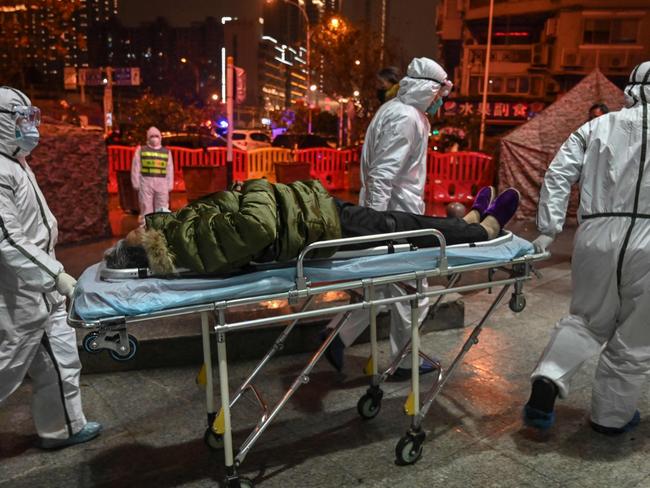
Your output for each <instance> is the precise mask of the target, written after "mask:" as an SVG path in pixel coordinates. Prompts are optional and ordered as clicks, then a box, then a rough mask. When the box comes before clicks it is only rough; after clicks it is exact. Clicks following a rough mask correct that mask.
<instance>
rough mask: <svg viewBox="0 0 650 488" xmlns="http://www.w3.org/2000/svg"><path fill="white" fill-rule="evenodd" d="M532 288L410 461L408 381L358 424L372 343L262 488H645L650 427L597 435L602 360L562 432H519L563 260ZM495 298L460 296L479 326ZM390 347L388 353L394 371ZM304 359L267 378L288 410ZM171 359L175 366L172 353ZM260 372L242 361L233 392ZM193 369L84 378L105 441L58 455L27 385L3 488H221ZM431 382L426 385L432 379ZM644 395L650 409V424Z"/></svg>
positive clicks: (327, 376)
mask: <svg viewBox="0 0 650 488" xmlns="http://www.w3.org/2000/svg"><path fill="white" fill-rule="evenodd" d="M543 274H544V276H543V278H542V279H540V280H533V281H532V282H530V283H528V284H527V285H526V287H525V291H526V296H527V301H528V305H527V308H526V309H525V311H524V312H522V313H520V314H515V313H513V312H511V311H510V310H509V309H508V307H507V306H505V305H504V306H501V307H500V308H499V309H498V311H497V312H496V314H495V315H494V316H493V318H492V319H491V320H490V321H489V323H488V325H487V327H486V328H485V329H484V331H483V333H482V334H481V336H480V342H479V343H478V344H477V345H476V346H475V347H474V348H473V349H472V350H470V352H469V353H468V355H467V356H466V360H465V362H464V364H463V365H462V367H461V368H460V369H459V370H458V371H457V374H456V375H455V376H454V377H453V378H452V379H451V380H450V381H449V383H448V384H447V386H446V387H445V390H443V394H442V395H441V396H440V397H439V399H438V401H437V402H436V404H435V405H434V407H433V408H432V409H431V411H430V412H429V415H428V416H427V418H426V419H425V421H424V424H423V425H424V428H425V429H426V432H427V440H426V441H425V444H424V453H423V457H422V459H421V460H420V461H419V462H418V463H417V464H415V465H413V466H407V467H400V466H396V465H395V463H394V448H395V444H396V442H397V440H398V439H399V438H400V437H401V436H402V435H403V434H404V432H405V431H406V429H407V427H408V424H409V421H408V418H407V417H406V416H404V414H403V413H402V405H403V401H404V398H405V396H406V393H407V388H408V385H407V384H403V383H392V382H391V383H388V384H387V385H386V395H385V397H384V401H383V404H382V409H381V412H380V413H379V415H378V416H377V417H376V418H375V419H374V420H369V421H368V420H366V421H364V420H361V419H360V418H359V416H358V414H357V411H356V402H357V400H358V399H359V397H360V396H361V395H362V394H363V393H364V392H365V389H366V380H365V379H364V378H362V376H361V368H362V367H363V364H364V362H365V358H366V357H367V355H368V352H369V350H368V349H369V348H368V345H366V344H363V345H357V346H354V347H352V348H350V349H349V351H348V355H347V357H346V365H345V369H344V372H343V374H338V373H336V372H334V371H333V370H332V369H331V368H330V367H329V366H328V365H327V364H326V363H325V362H324V361H323V362H322V363H319V364H318V365H317V366H316V368H315V369H314V371H313V373H312V375H311V378H310V381H309V383H307V384H306V385H304V386H303V387H302V388H301V389H300V390H298V392H297V393H296V395H295V396H294V397H293V398H292V399H291V400H290V401H289V403H288V404H287V407H286V408H285V410H283V411H282V412H281V414H280V415H279V416H278V418H277V420H276V421H275V422H274V423H273V424H271V427H270V428H269V430H268V431H267V432H265V433H264V434H263V435H262V437H261V438H260V441H259V443H258V444H257V445H256V446H255V447H254V448H253V450H252V451H251V452H250V454H249V455H248V457H247V459H246V460H245V462H244V464H243V465H242V467H241V472H242V474H243V475H245V476H248V477H250V478H252V479H254V481H255V483H256V486H260V487H264V488H271V487H282V488H285V487H293V486H295V487H322V488H327V487H332V488H334V487H336V488H339V487H353V486H368V487H371V486H372V487H386V488H388V487H390V488H395V487H435V486H444V487H463V488H464V487H488V486H489V487H513V488H514V487H517V488H518V487H523V486H527V487H540V488H542V487H544V488H546V487H558V488H559V487H563V488H564V487H570V488H580V487H610V486H617V487H630V488H632V487H638V488H641V487H648V486H650V465H648V463H647V462H646V461H647V458H648V455H650V445H649V443H648V441H647V439H648V435H649V434H650V423H647V422H644V421H642V422H641V425H640V426H639V427H638V428H637V430H635V431H634V432H632V433H630V434H625V435H623V436H622V437H619V438H609V437H604V436H601V435H599V434H597V433H595V432H593V431H592V430H591V429H590V428H589V427H588V425H587V424H586V420H585V419H586V414H587V412H588V409H589V402H590V383H591V378H592V376H593V370H594V367H595V361H589V362H588V364H587V365H586V367H585V368H584V369H583V371H582V372H581V373H580V374H578V375H577V377H576V378H575V382H574V390H573V392H572V394H571V396H570V398H569V399H567V400H561V401H559V402H558V405H557V414H558V420H557V425H556V427H555V428H554V429H553V430H552V431H551V432H550V433H548V434H546V435H539V434H537V433H535V432H531V431H530V430H528V429H524V428H522V424H521V418H520V416H521V408H522V405H523V404H524V403H525V402H526V400H527V396H528V389H529V380H528V375H529V374H530V371H532V369H533V367H534V365H535V362H536V360H537V358H538V356H539V354H540V353H541V351H542V349H543V347H544V346H545V344H546V341H547V338H548V335H549V333H550V330H551V328H552V326H553V324H554V323H555V321H556V320H557V319H558V318H559V317H560V316H561V315H563V314H564V313H565V312H566V311H567V309H568V304H569V297H570V286H571V283H570V271H569V263H568V262H567V261H566V260H563V261H562V262H559V263H555V264H553V265H551V266H547V267H545V268H544V269H543ZM492 298H493V296H491V295H488V293H487V292H481V293H477V294H474V295H472V296H468V297H465V302H466V318H467V321H468V323H470V325H471V324H472V323H475V322H476V320H478V318H479V317H480V315H481V314H482V312H483V311H484V310H485V307H486V306H487V304H488V303H489V302H490V301H491V299H492ZM469 331H470V329H469V328H465V329H455V330H454V329H452V330H446V331H442V332H432V333H429V334H426V335H425V336H423V338H422V343H423V348H424V349H426V350H428V351H430V352H431V353H432V354H435V355H437V356H439V357H440V358H441V359H442V360H443V364H448V362H449V360H450V359H451V358H452V356H453V355H454V354H455V352H456V350H457V348H458V347H459V346H460V344H461V343H462V341H463V340H464V338H465V337H466V336H467V335H468V333H469ZM388 349H389V348H388V343H387V342H386V341H383V342H381V343H380V352H381V354H382V357H383V359H384V360H385V359H386V357H387V354H388ZM306 357H307V356H306V355H304V354H300V355H289V356H282V357H279V358H277V359H276V360H274V361H273V362H272V363H271V368H270V370H269V371H267V372H266V373H265V374H264V375H263V377H264V381H263V383H262V384H263V391H264V392H265V395H266V396H267V400H268V401H270V402H271V401H275V400H278V399H279V398H280V396H281V394H282V392H283V391H284V389H285V388H286V387H287V386H288V385H289V384H290V383H291V381H293V379H294V375H296V374H297V373H298V372H299V370H300V368H301V366H302V365H303V363H304V361H305V359H306ZM170 360H173V358H170ZM253 365H254V363H252V362H250V361H245V362H239V363H235V364H233V365H232V367H231V369H230V371H231V375H232V376H231V388H232V387H235V386H236V385H238V384H239V381H241V379H242V378H244V377H245V376H246V375H247V373H248V371H249V370H250V369H251V368H252V367H253ZM197 369H198V364H197V365H196V366H195V367H182V368H161V369H150V370H142V371H130V372H124V373H110V374H91V375H84V376H82V389H83V399H84V406H85V410H86V413H87V415H88V417H89V418H90V419H93V420H100V421H101V422H103V424H104V427H105V431H104V432H103V434H102V435H101V436H100V437H99V438H98V439H97V440H95V441H93V442H91V443H88V444H86V445H82V446H75V447H71V448H68V449H65V450H62V451H57V452H42V451H39V450H37V449H35V448H34V447H32V446H33V444H34V442H35V440H36V439H35V436H34V429H33V426H32V423H31V419H30V415H29V407H28V405H29V398H30V395H29V393H30V391H29V390H30V387H29V385H28V384H26V385H23V386H22V387H21V388H20V389H19V390H18V392H17V393H16V394H14V395H13V396H12V397H11V398H10V399H9V401H8V403H7V404H6V405H4V406H3V407H2V409H0V486H2V487H4V486H7V487H11V488H22V487H30V488H31V487H34V486H39V487H40V486H47V487H55V486H66V487H97V486H100V487H101V486H106V487H109V486H110V487H111V488H113V487H116V486H155V487H156V488H166V487H172V486H174V487H175V486H184V487H203V486H206V487H207V486H216V484H217V482H219V481H220V480H222V478H223V475H224V473H223V468H222V466H223V457H222V453H221V452H216V453H212V452H210V451H208V450H207V448H206V447H205V446H204V444H203V440H202V435H203V431H204V428H205V412H204V392H203V390H201V389H200V388H199V387H198V386H197V385H196V384H195V382H194V377H195V373H196V371H197ZM428 381H430V380H429V379H428V378H426V377H424V378H423V384H427V382H428ZM647 404H648V394H647V392H646V393H645V395H644V397H643V399H642V402H641V404H640V405H641V408H640V410H641V414H642V418H644V416H645V415H646V414H647V412H646V411H645V406H647ZM256 412H257V407H256V406H255V405H254V404H253V403H252V402H250V401H248V400H246V399H244V400H242V402H241V403H240V404H239V405H238V408H236V409H235V410H234V412H233V423H234V431H235V443H236V444H239V443H241V442H242V440H243V439H244V438H245V436H246V435H247V434H248V432H249V430H250V429H251V428H252V427H253V426H254V423H255V421H256V417H255V415H256Z"/></svg>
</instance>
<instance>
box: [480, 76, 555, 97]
mask: <svg viewBox="0 0 650 488" xmlns="http://www.w3.org/2000/svg"><path fill="white" fill-rule="evenodd" d="M542 85H543V79H542V77H541V76H507V77H502V76H491V77H490V83H489V88H488V93H490V94H504V95H533V96H537V95H540V94H541V92H542ZM469 94H470V95H477V94H478V95H482V94H483V77H482V76H472V77H471V78H470V80H469Z"/></svg>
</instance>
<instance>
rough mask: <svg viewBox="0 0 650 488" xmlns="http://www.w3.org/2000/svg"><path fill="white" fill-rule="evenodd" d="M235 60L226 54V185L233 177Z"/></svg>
mask: <svg viewBox="0 0 650 488" xmlns="http://www.w3.org/2000/svg"><path fill="white" fill-rule="evenodd" d="M234 65H235V60H234V59H233V57H232V56H228V58H227V60H226V94H227V95H226V96H227V98H226V118H227V120H228V133H227V134H226V141H227V151H226V180H227V182H228V187H229V188H230V185H231V184H232V182H233V178H234V171H233V170H234V168H233V152H232V131H233V130H235V127H234V123H233V109H234V106H233V96H234V90H233V86H232V84H233V80H234V76H233V72H234V70H235V67H234Z"/></svg>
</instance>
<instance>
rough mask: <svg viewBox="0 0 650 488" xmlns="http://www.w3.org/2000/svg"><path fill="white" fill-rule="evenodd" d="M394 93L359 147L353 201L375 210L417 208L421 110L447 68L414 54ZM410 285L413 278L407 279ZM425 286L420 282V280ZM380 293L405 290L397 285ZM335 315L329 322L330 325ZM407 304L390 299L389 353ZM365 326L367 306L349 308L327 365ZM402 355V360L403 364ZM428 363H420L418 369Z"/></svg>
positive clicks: (405, 321) (405, 325)
mask: <svg viewBox="0 0 650 488" xmlns="http://www.w3.org/2000/svg"><path fill="white" fill-rule="evenodd" d="M399 84H400V87H399V91H398V93H397V96H396V97H395V98H393V99H391V100H390V101H388V102H386V103H384V104H383V105H382V106H381V107H380V108H379V110H378V111H377V113H376V114H375V116H374V117H373V119H372V121H371V122H370V125H369V126H368V130H367V131H366V138H365V141H364V144H363V151H362V153H361V192H360V194H359V205H361V206H363V207H370V208H373V209H375V210H399V211H402V212H411V213H416V214H423V213H424V209H425V205H424V184H425V181H426V176H427V142H428V140H429V134H430V132H431V126H430V124H429V120H428V119H427V116H426V113H425V112H428V113H430V114H432V115H433V114H435V113H436V111H437V110H438V109H439V108H440V107H441V106H442V103H443V99H444V97H446V96H447V95H449V92H450V91H451V88H452V83H451V82H450V81H449V80H448V79H447V73H446V72H445V70H444V69H442V67H441V66H440V65H439V64H438V63H436V62H435V61H433V60H431V59H428V58H415V59H413V60H412V61H411V63H410V64H409V66H408V69H407V71H406V76H405V77H404V78H402V80H401V81H400V83H399ZM411 285H415V283H411ZM425 287H426V282H425ZM386 294H389V295H391V296H398V295H405V294H406V292H405V291H404V290H403V289H402V288H400V287H398V286H397V285H389V287H388V289H387V290H386ZM428 303H429V301H428V299H426V298H425V299H422V300H420V302H419V320H420V322H421V321H422V320H424V318H425V316H426V312H427V309H428ZM340 318H341V316H340V315H339V316H336V317H334V319H333V320H332V321H331V322H330V324H329V327H334V326H335V325H336V324H337V323H338V321H339V320H340ZM410 322H411V306H410V304H409V302H408V301H404V302H400V303H396V304H393V305H391V328H390V348H391V355H392V356H393V357H394V356H396V355H397V353H398V352H399V351H400V349H401V348H402V346H403V345H404V344H405V343H406V342H408V341H409V340H410V338H411V324H410ZM367 326H368V312H367V311H366V310H358V311H354V312H353V313H352V314H351V315H350V317H349V318H348V320H347V321H346V323H345V325H343V327H342V329H341V332H340V334H339V335H338V336H337V337H336V338H335V339H334V340H333V342H332V343H331V344H330V347H329V348H328V349H327V351H326V357H327V359H328V360H329V361H330V363H332V365H333V366H334V367H335V368H337V369H339V370H340V369H341V368H342V366H343V349H344V347H346V346H349V345H351V344H352V343H353V342H354V341H355V340H356V338H357V337H358V336H359V335H360V334H361V333H362V332H363V330H364V329H365V328H366V327H367ZM407 363H408V360H407V361H404V366H409V364H410V363H409V364H407ZM432 370H433V365H432V364H429V363H423V364H422V365H421V366H420V372H421V373H422V374H424V373H428V372H431V371H432ZM395 376H397V377H400V376H401V377H403V378H410V370H409V369H408V368H406V367H405V368H401V367H400V368H398V369H397V371H396V372H395Z"/></svg>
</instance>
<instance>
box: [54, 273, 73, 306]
mask: <svg viewBox="0 0 650 488" xmlns="http://www.w3.org/2000/svg"><path fill="white" fill-rule="evenodd" d="M76 284H77V280H75V279H74V278H73V277H72V276H70V275H69V274H68V273H66V272H65V271H62V272H61V273H59V275H58V276H57V277H56V291H58V292H59V293H60V294H61V295H64V296H66V297H68V299H69V300H72V295H73V294H74V287H75V285H76Z"/></svg>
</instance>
